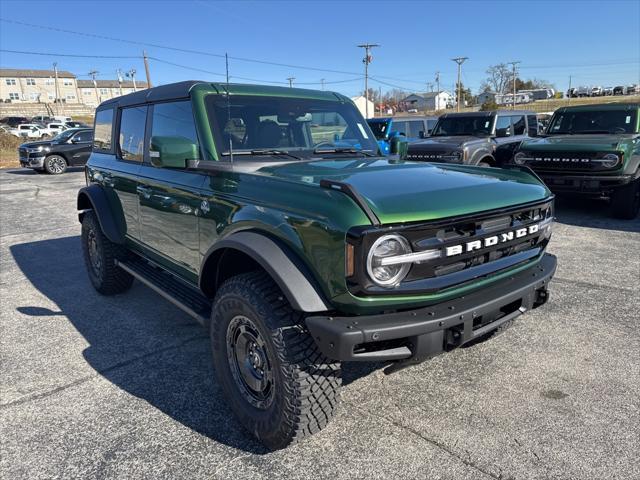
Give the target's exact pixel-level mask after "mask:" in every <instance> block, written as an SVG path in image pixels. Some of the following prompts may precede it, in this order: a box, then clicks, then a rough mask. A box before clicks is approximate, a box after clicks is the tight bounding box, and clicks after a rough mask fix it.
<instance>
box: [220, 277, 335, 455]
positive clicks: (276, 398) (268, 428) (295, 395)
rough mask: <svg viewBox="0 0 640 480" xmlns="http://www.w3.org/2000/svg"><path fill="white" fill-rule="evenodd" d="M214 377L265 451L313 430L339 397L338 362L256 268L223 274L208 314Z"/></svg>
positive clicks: (326, 419)
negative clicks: (224, 278)
mask: <svg viewBox="0 0 640 480" xmlns="http://www.w3.org/2000/svg"><path fill="white" fill-rule="evenodd" d="M211 322H212V323H211V344H212V350H213V359H214V367H215V371H216V375H217V378H218V382H219V384H220V386H221V388H222V391H223V392H224V394H225V396H226V398H227V401H228V403H229V406H230V408H231V409H232V410H233V412H234V413H235V415H236V417H237V418H238V420H239V421H240V423H242V425H243V426H244V427H245V428H246V429H247V430H249V431H250V432H251V433H253V434H254V435H255V436H256V437H257V438H258V440H260V441H261V442H262V443H263V444H264V445H265V446H267V447H268V448H270V449H272V450H276V449H279V448H284V447H286V446H287V445H290V444H292V443H295V442H298V441H299V440H301V439H303V438H304V437H306V436H309V435H311V434H314V433H316V432H318V431H320V430H321V429H322V428H323V427H324V426H325V425H327V424H328V423H329V421H330V420H331V418H332V417H333V415H334V413H335V411H336V408H337V406H338V402H339V388H340V385H341V382H342V380H341V370H340V363H339V362H335V361H333V360H330V359H329V358H327V357H325V356H324V355H323V354H322V353H321V352H320V351H319V350H318V348H317V346H316V344H315V342H314V340H313V338H312V337H311V336H310V335H309V333H308V332H307V331H306V330H305V329H304V327H303V326H302V315H301V314H300V313H299V312H296V311H294V310H293V309H292V308H291V306H290V305H289V303H288V301H287V300H286V299H285V298H284V295H283V294H282V292H280V289H279V288H278V286H277V285H276V284H275V283H274V281H273V280H272V279H271V278H270V277H269V276H268V275H267V274H266V273H265V272H262V271H259V272H250V273H245V274H241V275H238V276H235V277H232V278H230V279H229V280H227V281H226V282H224V284H223V285H222V287H221V288H220V289H219V290H218V293H217V295H216V298H215V301H214V304H213V309H212V313H211Z"/></svg>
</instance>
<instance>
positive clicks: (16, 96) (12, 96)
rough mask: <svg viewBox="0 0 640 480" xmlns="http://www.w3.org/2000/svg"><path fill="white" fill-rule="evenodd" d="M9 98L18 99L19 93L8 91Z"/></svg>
mask: <svg viewBox="0 0 640 480" xmlns="http://www.w3.org/2000/svg"><path fill="white" fill-rule="evenodd" d="M9 100H20V94H18V93H10V94H9Z"/></svg>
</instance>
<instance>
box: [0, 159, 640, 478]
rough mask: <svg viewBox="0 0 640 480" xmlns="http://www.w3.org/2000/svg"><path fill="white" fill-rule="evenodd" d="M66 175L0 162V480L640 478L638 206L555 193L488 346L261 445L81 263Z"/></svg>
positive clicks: (165, 319) (375, 377)
mask: <svg viewBox="0 0 640 480" xmlns="http://www.w3.org/2000/svg"><path fill="white" fill-rule="evenodd" d="M83 182H84V176H83V173H82V171H79V170H75V171H72V172H70V173H67V174H65V175H62V176H58V177H51V176H45V175H38V174H35V173H34V172H32V171H29V170H21V169H16V170H5V171H0V198H1V200H2V203H1V207H0V249H1V254H0V272H1V278H0V299H1V302H2V311H1V314H0V322H1V324H0V325H1V327H0V328H1V332H2V333H1V335H0V342H1V343H0V355H1V357H0V358H1V365H2V366H1V370H0V371H1V372H2V390H1V392H2V393H1V399H0V400H1V404H0V417H1V426H0V428H1V431H0V439H1V440H0V442H1V448H0V476H1V477H2V478H7V479H9V478H11V479H18V478H29V479H38V478H47V479H48V478H170V479H173V478H193V479H195V478H224V479H235V478H248V477H250V478H252V479H254V480H256V479H260V478H265V479H267V478H278V479H288V478H314V479H315V478H345V479H346V478H348V479H354V478H403V479H406V478H420V479H430V480H431V479H445V478H446V479H463V478H464V479H483V478H488V479H491V478H493V479H510V478H512V479H524V478H531V479H542V478H544V479H546V478H553V479H556V478H557V479H609V478H611V479H613V478H615V479H627V478H628V479H632V478H640V462H638V455H637V454H638V445H639V443H640V330H639V328H638V326H639V323H640V314H639V313H638V312H639V311H640V255H639V252H640V219H636V220H635V221H631V222H629V221H617V220H612V219H609V218H608V217H607V208H606V206H605V205H604V204H601V203H598V202H560V204H559V206H558V209H557V216H558V219H559V221H558V223H557V224H556V226H555V231H554V237H553V240H552V243H551V247H550V250H551V252H552V253H554V254H556V255H558V259H559V267H558V272H557V274H556V279H555V280H554V282H553V283H552V292H551V300H550V302H549V303H548V304H547V305H546V306H545V307H543V308H541V309H538V310H535V311H533V312H530V313H529V314H527V315H526V316H524V317H521V318H520V319H519V321H518V322H517V323H516V325H515V326H514V327H513V328H512V329H510V330H509V331H508V332H506V333H505V334H504V335H502V336H499V337H497V338H495V339H493V340H491V341H489V342H485V343H483V344H480V345H476V346H473V347H471V348H464V349H459V350H457V351H454V352H453V353H451V354H448V355H444V356H440V357H437V358H435V359H433V360H431V361H429V362H426V363H423V364H421V365H419V366H415V367H411V368H408V369H405V370H402V371H400V372H398V373H395V374H393V375H390V376H385V375H384V374H383V373H382V370H381V365H378V364H355V365H353V364H352V365H347V366H346V367H345V373H344V376H345V386H344V388H343V391H342V399H343V401H342V406H341V409H340V413H339V414H338V415H337V417H336V418H335V419H334V420H333V422H332V423H331V424H330V425H329V426H328V427H327V428H326V429H325V430H323V431H322V432H321V433H319V434H317V435H315V436H314V437H312V438H310V439H308V440H307V441H305V442H303V443H302V444H299V445H296V446H293V447H291V448H289V449H286V450H283V451H278V452H275V453H269V452H266V451H265V450H264V449H263V447H262V446H261V445H260V444H258V443H257V442H255V441H254V440H252V438H251V437H250V436H249V435H248V434H247V433H246V432H245V431H244V430H242V429H241V427H240V426H239V424H238V423H237V422H236V421H235V420H234V418H233V417H232V416H231V412H230V410H229V408H228V407H227V406H226V404H225V402H224V399H223V398H222V396H221V391H220V389H219V387H218V386H217V385H216V383H215V381H214V379H213V371H212V365H211V359H210V351H209V344H208V339H207V336H206V333H205V332H204V330H202V329H201V328H200V327H199V326H198V325H197V324H196V323H195V322H194V321H192V320H191V318H190V317H188V316H187V315H186V314H184V313H182V312H181V311H179V310H178V309H176V308H175V307H173V306H172V305H171V304H170V303H168V302H166V301H165V300H163V299H162V298H161V297H159V296H158V295H156V294H155V293H153V292H152V291H151V290H149V289H147V288H145V287H144V286H142V285H141V284H139V283H136V284H134V287H133V288H132V289H131V290H130V291H129V292H127V293H126V294H123V295H119V296H116V297H110V298H107V297H102V296H100V295H98V294H97V293H96V292H95V291H94V290H93V289H92V287H91V285H90V284H89V281H88V279H87V277H86V273H85V270H84V265H83V263H82V258H81V250H80V241H79V236H78V235H79V231H80V226H79V224H78V221H77V216H76V211H75V195H76V192H77V190H78V188H79V187H80V186H81V185H82V184H83Z"/></svg>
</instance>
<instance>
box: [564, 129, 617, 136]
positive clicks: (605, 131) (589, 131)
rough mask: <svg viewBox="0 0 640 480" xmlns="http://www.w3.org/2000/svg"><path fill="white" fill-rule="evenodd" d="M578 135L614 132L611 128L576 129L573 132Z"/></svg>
mask: <svg viewBox="0 0 640 480" xmlns="http://www.w3.org/2000/svg"><path fill="white" fill-rule="evenodd" d="M573 133H574V134H576V135H584V134H589V133H595V134H600V133H605V134H606V133H613V132H610V131H609V130H575V131H574V132H573Z"/></svg>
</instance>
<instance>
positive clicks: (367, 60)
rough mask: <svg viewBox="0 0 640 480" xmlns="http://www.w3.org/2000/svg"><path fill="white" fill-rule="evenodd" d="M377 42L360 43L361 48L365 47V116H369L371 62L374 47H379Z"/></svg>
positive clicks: (363, 61)
mask: <svg viewBox="0 0 640 480" xmlns="http://www.w3.org/2000/svg"><path fill="white" fill-rule="evenodd" d="M379 46H380V45H378V44H377V43H363V44H362V45H358V47H359V48H364V58H363V59H362V63H364V112H365V113H364V116H365V118H369V64H370V63H371V60H372V57H371V54H370V52H371V49H372V48H374V47H379Z"/></svg>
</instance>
